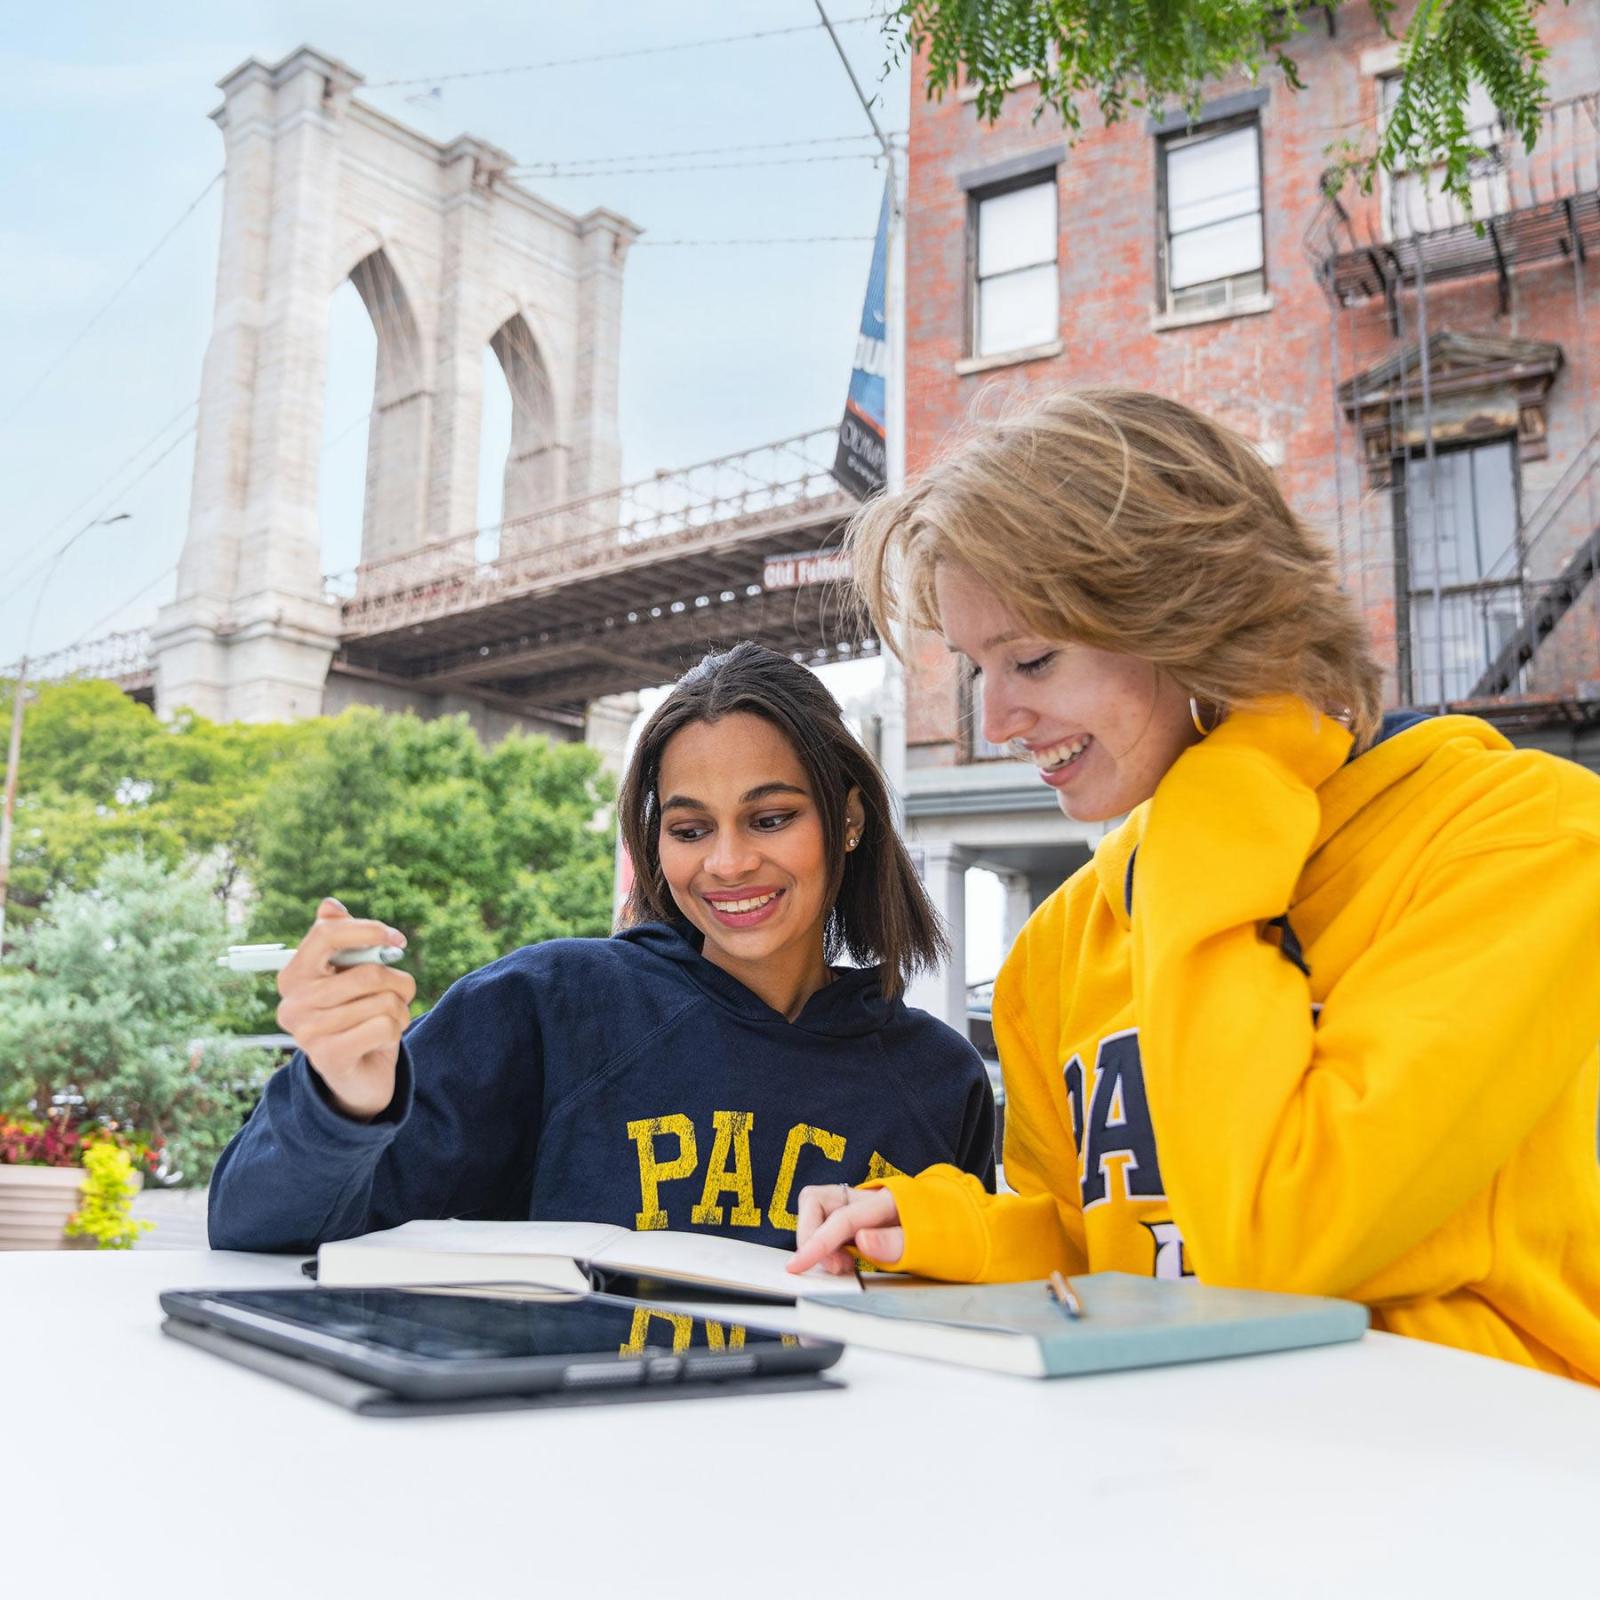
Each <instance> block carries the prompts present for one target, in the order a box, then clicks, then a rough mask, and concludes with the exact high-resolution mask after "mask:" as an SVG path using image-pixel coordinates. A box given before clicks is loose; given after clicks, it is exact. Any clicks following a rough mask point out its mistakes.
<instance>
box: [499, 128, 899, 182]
mask: <svg viewBox="0 0 1600 1600" xmlns="http://www.w3.org/2000/svg"><path fill="white" fill-rule="evenodd" d="M871 138H872V135H871V134H870V133H831V134H828V135H827V136H826V137H824V138H819V139H768V140H765V141H763V142H761V143H757V144H710V145H698V146H696V147H695V148H693V149H689V150H637V151H633V152H631V153H628V154H624V155H603V156H564V157H552V158H551V159H550V160H548V161H522V162H518V163H517V165H516V166H514V167H511V168H510V169H509V170H510V172H511V173H512V175H513V176H520V175H522V174H524V173H528V172H532V171H533V170H534V169H535V168H545V167H600V166H610V165H614V164H616V163H617V162H622V161H678V160H683V159H686V158H688V157H690V156H742V155H749V154H750V153H751V152H752V151H763V150H809V149H813V148H815V147H816V146H818V145H825V144H860V143H861V142H862V141H863V140H870V139H871Z"/></svg>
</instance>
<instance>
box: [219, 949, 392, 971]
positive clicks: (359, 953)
mask: <svg viewBox="0 0 1600 1600" xmlns="http://www.w3.org/2000/svg"><path fill="white" fill-rule="evenodd" d="M295 948H296V947H295V946H293V945H287V944H231V945H229V946H228V953H227V955H225V956H218V957H217V965H218V966H219V967H226V968H227V969H228V971H229V972H282V971H283V969H284V968H285V967H286V966H288V965H289V963H290V961H291V960H293V958H294V953H295ZM404 955H405V951H404V950H402V949H401V948H400V947H399V946H398V945H392V944H372V945H365V946H362V947H361V948H359V949H355V950H335V951H334V952H333V954H332V955H330V956H329V957H328V959H329V961H331V962H332V963H333V964H334V966H336V967H367V966H384V967H392V966H393V965H394V964H395V962H397V961H399V960H400V959H401V957H403V956H404Z"/></svg>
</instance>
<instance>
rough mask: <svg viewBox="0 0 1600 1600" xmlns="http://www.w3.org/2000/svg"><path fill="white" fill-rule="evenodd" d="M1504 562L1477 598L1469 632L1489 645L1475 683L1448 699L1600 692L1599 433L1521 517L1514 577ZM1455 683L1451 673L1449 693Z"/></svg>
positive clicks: (1585, 696) (1582, 696) (1578, 695)
mask: <svg viewBox="0 0 1600 1600" xmlns="http://www.w3.org/2000/svg"><path fill="white" fill-rule="evenodd" d="M1505 565H1506V567H1507V570H1505V571H1503V572H1502V571H1496V570H1491V571H1490V573H1488V574H1487V579H1488V582H1489V584H1491V585H1495V584H1498V587H1486V588H1484V589H1483V590H1482V591H1481V592H1479V593H1476V594H1475V597H1474V599H1473V601H1472V610H1473V611H1474V613H1475V614H1476V620H1475V621H1474V622H1473V623H1471V624H1470V625H1469V632H1470V633H1471V634H1472V635H1473V636H1474V638H1476V639H1477V640H1480V641H1488V642H1489V648H1488V650H1487V653H1486V654H1481V655H1479V657H1478V671H1477V672H1476V674H1474V676H1473V678H1472V680H1471V684H1470V687H1468V688H1467V689H1465V690H1462V691H1461V692H1460V695H1459V696H1451V698H1466V699H1473V700H1479V699H1488V698H1494V697H1499V696H1506V695H1523V696H1525V695H1557V696H1563V697H1566V698H1580V699H1594V698H1596V697H1597V696H1600V689H1597V687H1596V686H1597V684H1600V582H1597V581H1596V574H1597V570H1600V430H1596V432H1595V433H1593V434H1592V435H1591V436H1590V437H1589V438H1588V439H1587V440H1586V441H1585V442H1584V444H1583V446H1582V447H1581V448H1580V449H1579V450H1578V452H1577V453H1576V454H1575V455H1574V456H1573V458H1572V460H1571V461H1570V462H1569V463H1568V464H1567V468H1566V470H1565V471H1564V472H1563V473H1562V474H1561V476H1560V477H1559V478H1558V479H1557V480H1556V482H1555V484H1554V485H1553V486H1552V487H1551V489H1550V491H1549V493H1548V494H1546V495H1545V497H1544V499H1543V500H1541V501H1540V502H1539V504H1538V506H1536V507H1535V508H1534V510H1533V511H1532V512H1531V513H1530V514H1529V516H1528V517H1527V518H1526V520H1525V521H1524V523H1523V527H1522V538H1521V541H1520V555H1519V556H1518V557H1517V559H1516V564H1515V566H1516V569H1515V571H1512V570H1510V566H1509V563H1506V564H1505ZM1508 597H1514V605H1513V603H1512V600H1511V599H1508ZM1445 642H1446V645H1447V647H1448V644H1449V636H1448V634H1447V636H1446V641H1445ZM1462 659H1463V661H1465V660H1467V659H1469V657H1467V656H1463V657H1462ZM1449 680H1450V673H1449V670H1448V668H1447V669H1446V687H1447V688H1448V687H1449ZM1433 681H1434V683H1435V684H1437V681H1438V673H1437V670H1436V669H1435V670H1434V675H1433ZM1418 698H1419V699H1423V698H1425V697H1423V696H1419V697H1418Z"/></svg>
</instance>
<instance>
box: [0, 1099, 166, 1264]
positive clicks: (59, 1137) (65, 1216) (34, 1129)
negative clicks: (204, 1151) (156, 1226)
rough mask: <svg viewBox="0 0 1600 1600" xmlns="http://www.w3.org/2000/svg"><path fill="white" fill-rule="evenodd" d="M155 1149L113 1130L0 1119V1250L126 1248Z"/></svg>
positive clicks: (58, 1119) (136, 1225) (137, 1230)
mask: <svg viewBox="0 0 1600 1600" xmlns="http://www.w3.org/2000/svg"><path fill="white" fill-rule="evenodd" d="M160 1158H161V1153H160V1150H159V1148H156V1147H152V1146H151V1145H150V1144H149V1143H148V1142H147V1141H145V1140H143V1139H140V1138H138V1137H137V1136H136V1135H133V1134H130V1133H128V1132H126V1131H125V1130H124V1129H121V1128H118V1127H117V1126H116V1125H115V1124H107V1123H99V1122H91V1123H85V1124H79V1123H74V1122H73V1121H72V1120H71V1119H70V1118H69V1117H67V1116H52V1117H47V1118H42V1119H40V1118H33V1117H8V1116H0V1250H65V1249H70V1248H72V1247H73V1245H74V1244H79V1243H82V1244H88V1245H90V1246H92V1247H93V1248H98V1249H112V1250H117V1249H122V1250H125V1249H127V1248H128V1247H129V1246H130V1245H131V1244H132V1243H133V1241H134V1240H135V1239H136V1238H137V1237H138V1236H139V1234H141V1233H143V1232H144V1231H145V1230H146V1229H147V1228H149V1227H150V1226H151V1224H149V1223H147V1222H136V1221H135V1220H134V1218H133V1215H132V1206H133V1198H134V1196H135V1195H136V1194H137V1193H138V1192H139V1188H140V1185H141V1184H142V1183H143V1181H144V1176H145V1174H146V1173H153V1172H154V1171H155V1170H156V1167H157V1165H158V1164H159V1162H160Z"/></svg>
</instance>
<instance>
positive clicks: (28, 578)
mask: <svg viewBox="0 0 1600 1600" xmlns="http://www.w3.org/2000/svg"><path fill="white" fill-rule="evenodd" d="M194 431H195V424H194V423H192V422H191V423H190V424H189V426H188V427H187V428H185V429H184V430H183V432H182V433H180V434H179V435H178V437H177V438H176V439H174V440H173V441H172V442H171V443H170V444H169V445H168V446H167V448H166V449H165V450H163V451H162V452H161V454H160V455H158V456H157V457H156V458H155V459H154V460H153V461H151V462H149V463H148V464H147V465H146V466H145V469H144V471H143V472H141V473H140V474H139V476H138V477H136V478H134V479H133V480H132V481H131V482H129V483H125V484H123V485H122V487H121V488H120V489H118V490H117V492H116V494H114V495H112V496H110V497H109V498H108V499H107V500H106V501H105V503H104V504H103V505H102V506H101V508H100V510H99V512H98V513H96V515H95V516H94V517H93V518H92V519H91V520H90V521H88V522H86V523H85V524H84V525H83V526H82V527H81V528H79V529H78V530H77V532H76V533H74V534H73V535H72V536H71V537H70V538H68V539H67V540H66V541H65V543H63V544H60V545H58V546H57V547H56V548H55V549H54V550H51V551H48V552H47V553H46V554H44V555H42V556H40V557H39V559H38V560H37V561H36V562H34V564H33V565H32V567H30V568H29V569H28V571H27V572H26V573H24V574H23V576H22V577H20V578H18V579H17V580H16V581H15V582H14V583H13V584H12V585H11V586H10V592H11V594H13V595H16V594H18V593H20V592H21V591H22V590H23V589H25V588H26V587H27V586H28V585H29V584H30V583H32V582H33V580H34V579H35V578H36V577H37V576H38V575H39V574H40V573H41V572H43V571H45V569H46V568H48V567H49V566H50V564H51V562H53V561H56V560H58V559H59V558H60V557H62V556H64V555H65V554H66V553H67V551H68V550H70V549H71V548H72V547H73V545H75V544H76V543H77V542H78V540H79V539H81V538H82V537H83V536H84V534H86V533H87V532H88V531H89V530H90V529H91V528H97V527H99V526H100V519H101V518H102V517H104V516H105V514H106V513H107V512H108V511H109V510H110V509H111V507H112V506H113V505H115V504H116V502H117V501H118V500H120V499H121V498H122V496H123V495H125V494H127V493H128V491H129V490H130V489H134V488H137V487H138V485H139V484H141V483H143V482H144V480H145V479H146V478H148V477H149V476H150V474H151V473H152V472H154V471H155V470H156V468H157V467H159V466H160V465H161V463H162V462H163V461H165V460H166V459H167V457H168V456H170V455H171V454H172V452H173V451H174V450H176V449H177V448H178V446H179V445H180V444H182V443H183V442H184V441H185V440H186V439H189V438H191V437H193V435H194Z"/></svg>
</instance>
